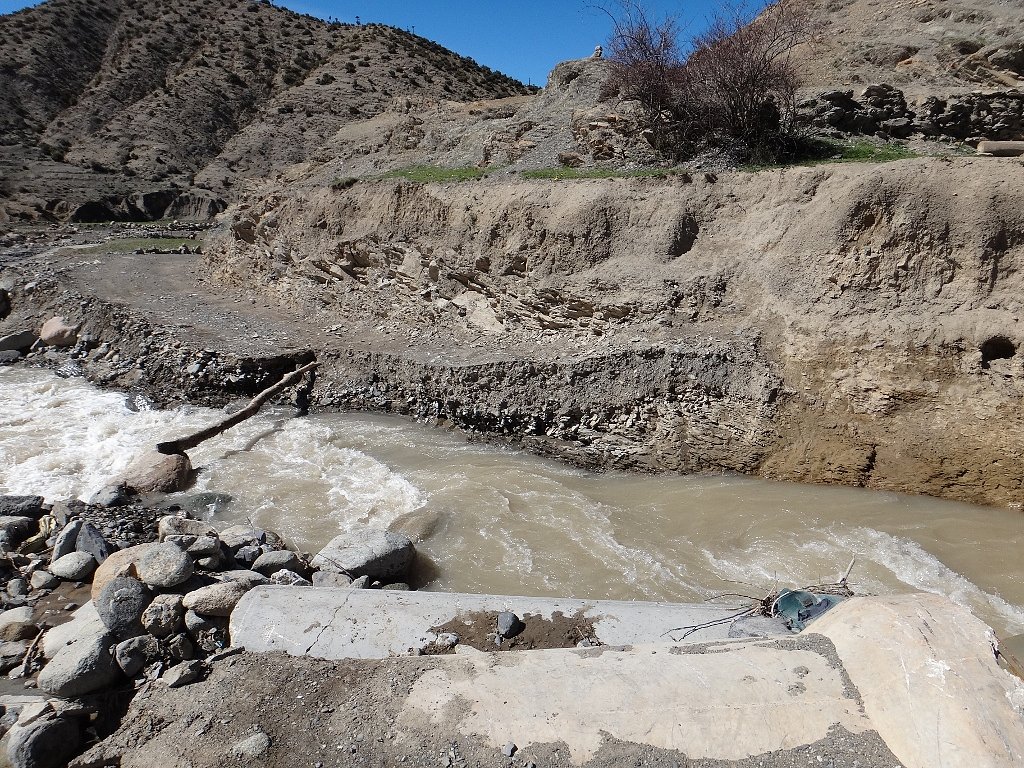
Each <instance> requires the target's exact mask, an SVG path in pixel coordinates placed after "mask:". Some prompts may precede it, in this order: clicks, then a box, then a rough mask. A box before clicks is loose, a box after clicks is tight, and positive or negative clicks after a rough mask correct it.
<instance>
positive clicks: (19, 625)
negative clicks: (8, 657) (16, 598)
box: [0, 605, 39, 642]
mask: <svg viewBox="0 0 1024 768" xmlns="http://www.w3.org/2000/svg"><path fill="white" fill-rule="evenodd" d="M38 631H39V630H38V629H37V628H36V625H35V623H34V622H33V621H32V608H31V606H28V605H23V606H21V607H19V608H11V609H10V610H7V611H4V612H3V613H0V640H2V641H4V642H7V641H11V640H27V639H28V638H30V637H34V636H35V634H36V632H38Z"/></svg>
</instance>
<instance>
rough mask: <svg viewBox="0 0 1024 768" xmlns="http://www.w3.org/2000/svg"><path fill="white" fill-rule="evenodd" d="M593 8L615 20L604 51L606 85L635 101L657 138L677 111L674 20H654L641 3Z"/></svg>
mask: <svg viewBox="0 0 1024 768" xmlns="http://www.w3.org/2000/svg"><path fill="white" fill-rule="evenodd" d="M597 7H598V8H599V9H600V10H601V11H603V12H604V13H605V14H607V15H608V16H609V18H611V19H612V22H613V27H612V34H611V37H610V38H609V39H608V45H607V50H606V54H607V58H608V59H609V60H610V61H611V64H612V71H611V77H610V78H609V81H608V83H607V84H606V87H607V88H608V90H611V91H616V92H618V93H619V95H620V96H621V97H622V98H625V99H632V100H635V101H637V102H639V103H640V104H641V105H642V106H643V107H644V108H645V110H646V111H647V113H648V120H649V122H650V124H651V127H653V128H655V129H656V134H659V135H660V134H661V131H660V130H658V129H660V128H661V127H663V126H664V125H665V124H666V123H667V122H668V121H670V120H671V119H673V117H674V116H675V114H676V111H677V107H678V96H679V77H680V74H681V72H682V69H683V55H682V51H681V49H680V44H679V39H680V26H679V22H678V19H677V18H676V17H675V16H671V15H666V16H663V17H662V18H661V19H654V18H652V16H651V15H650V13H649V11H648V10H647V9H646V8H645V7H644V5H643V3H642V2H641V1H640V0H618V2H617V3H616V4H615V6H614V9H613V8H609V7H607V6H603V5H601V6H597Z"/></svg>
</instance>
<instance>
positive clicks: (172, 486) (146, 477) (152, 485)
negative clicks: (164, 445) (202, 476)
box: [120, 450, 192, 493]
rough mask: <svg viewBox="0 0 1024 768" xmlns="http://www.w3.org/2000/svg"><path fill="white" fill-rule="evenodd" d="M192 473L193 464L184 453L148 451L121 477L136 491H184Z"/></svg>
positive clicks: (138, 457) (136, 459)
mask: <svg viewBox="0 0 1024 768" xmlns="http://www.w3.org/2000/svg"><path fill="white" fill-rule="evenodd" d="M191 474H192V464H191V462H190V461H189V460H188V456H186V455H185V454H183V453H160V452H159V451H155V450H154V451H147V452H145V453H142V454H140V455H139V456H137V457H136V458H135V460H134V461H132V463H131V464H129V465H128V468H127V469H126V470H125V473H124V477H123V478H121V479H120V482H123V483H124V484H125V485H127V486H128V487H129V488H131V489H132V490H134V491H135V492H136V493H174V492H176V491H183V490H185V487H186V486H187V485H188V481H189V477H190V475H191Z"/></svg>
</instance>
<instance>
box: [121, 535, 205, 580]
mask: <svg viewBox="0 0 1024 768" xmlns="http://www.w3.org/2000/svg"><path fill="white" fill-rule="evenodd" d="M135 567H136V570H137V572H138V574H139V578H140V579H141V580H142V581H144V582H145V583H146V584H148V585H149V586H151V587H157V588H161V589H168V588H170V587H176V586H178V585H179V584H182V583H184V582H186V581H188V580H189V579H190V578H191V577H192V574H193V573H194V572H195V563H194V562H193V561H192V558H191V557H189V556H188V555H187V554H185V553H184V552H182V551H181V549H180V548H179V547H178V546H176V545H175V544H171V543H167V542H165V543H163V544H157V545H155V546H154V547H152V548H151V549H150V550H149V551H148V552H146V553H145V554H144V555H143V556H142V557H141V558H140V559H139V560H138V562H137V563H136V566H135Z"/></svg>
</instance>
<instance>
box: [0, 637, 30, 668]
mask: <svg viewBox="0 0 1024 768" xmlns="http://www.w3.org/2000/svg"><path fill="white" fill-rule="evenodd" d="M28 644H29V643H28V640H12V641H11V642H9V643H0V675H6V674H7V673H8V672H10V671H11V670H12V669H14V668H15V667H20V666H21V663H22V661H23V660H24V659H25V654H26V653H27V652H28Z"/></svg>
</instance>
